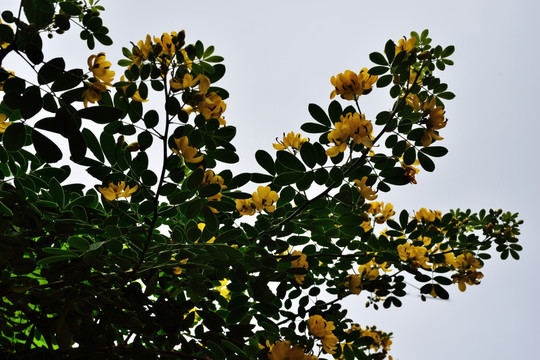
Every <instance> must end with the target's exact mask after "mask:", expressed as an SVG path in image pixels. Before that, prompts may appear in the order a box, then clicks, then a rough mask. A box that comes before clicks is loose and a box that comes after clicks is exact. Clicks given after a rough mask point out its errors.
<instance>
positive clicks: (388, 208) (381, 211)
mask: <svg viewBox="0 0 540 360" xmlns="http://www.w3.org/2000/svg"><path fill="white" fill-rule="evenodd" d="M369 206H370V207H369V209H368V213H370V214H371V215H373V216H375V222H376V223H377V224H384V223H385V222H386V220H388V219H390V218H391V217H392V216H394V215H395V214H396V212H395V211H394V206H392V204H390V203H387V204H386V205H385V204H384V202H378V201H374V202H371V203H369Z"/></svg>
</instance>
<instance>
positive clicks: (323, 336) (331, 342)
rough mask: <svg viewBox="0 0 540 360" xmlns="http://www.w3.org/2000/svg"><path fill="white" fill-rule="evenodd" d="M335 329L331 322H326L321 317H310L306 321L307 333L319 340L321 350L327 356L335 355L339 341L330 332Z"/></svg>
mask: <svg viewBox="0 0 540 360" xmlns="http://www.w3.org/2000/svg"><path fill="white" fill-rule="evenodd" d="M335 328H336V327H335V326H334V322H333V321H326V320H325V319H323V317H322V316H321V315H312V316H310V317H309V319H308V329H309V332H310V333H311V334H312V335H313V336H315V337H316V338H317V339H319V340H321V343H322V346H323V349H324V351H325V352H326V353H328V354H335V353H336V352H335V351H334V350H336V348H337V344H338V342H339V339H338V338H337V337H336V336H335V335H334V333H333V332H332V330H334V329H335Z"/></svg>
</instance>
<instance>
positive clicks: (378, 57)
mask: <svg viewBox="0 0 540 360" xmlns="http://www.w3.org/2000/svg"><path fill="white" fill-rule="evenodd" d="M369 59H370V60H371V61H373V62H374V63H375V64H377V65H388V62H387V61H386V59H385V58H384V56H383V54H381V53H378V52H372V53H371V54H369ZM370 74H371V73H370Z"/></svg>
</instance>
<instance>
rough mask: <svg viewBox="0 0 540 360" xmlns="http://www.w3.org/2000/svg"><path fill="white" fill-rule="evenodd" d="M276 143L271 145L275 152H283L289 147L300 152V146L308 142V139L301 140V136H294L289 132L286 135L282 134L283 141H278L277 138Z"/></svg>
mask: <svg viewBox="0 0 540 360" xmlns="http://www.w3.org/2000/svg"><path fill="white" fill-rule="evenodd" d="M276 141H277V143H274V144H272V146H273V147H274V149H276V150H285V149H287V148H289V147H291V148H293V149H296V150H300V147H301V146H302V144H303V143H305V142H306V141H308V139H306V138H303V137H302V135H300V134H295V133H294V132H292V131H291V132H290V133H288V134H287V135H285V134H283V141H279V140H278V139H277V138H276Z"/></svg>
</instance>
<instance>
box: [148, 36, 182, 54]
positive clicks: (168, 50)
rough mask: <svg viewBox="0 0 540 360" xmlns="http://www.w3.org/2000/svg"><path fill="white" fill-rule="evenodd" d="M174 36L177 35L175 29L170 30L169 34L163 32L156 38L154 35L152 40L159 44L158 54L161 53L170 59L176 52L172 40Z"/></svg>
mask: <svg viewBox="0 0 540 360" xmlns="http://www.w3.org/2000/svg"><path fill="white" fill-rule="evenodd" d="M174 36H178V34H177V33H176V32H175V31H173V32H171V33H170V34H167V33H163V35H161V38H157V37H155V36H154V42H155V43H156V44H159V45H160V47H161V52H160V53H159V55H160V56H162V55H163V56H164V57H166V58H168V59H172V57H173V56H174V53H175V52H176V48H175V46H174V44H173V41H172V39H173V37H174Z"/></svg>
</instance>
